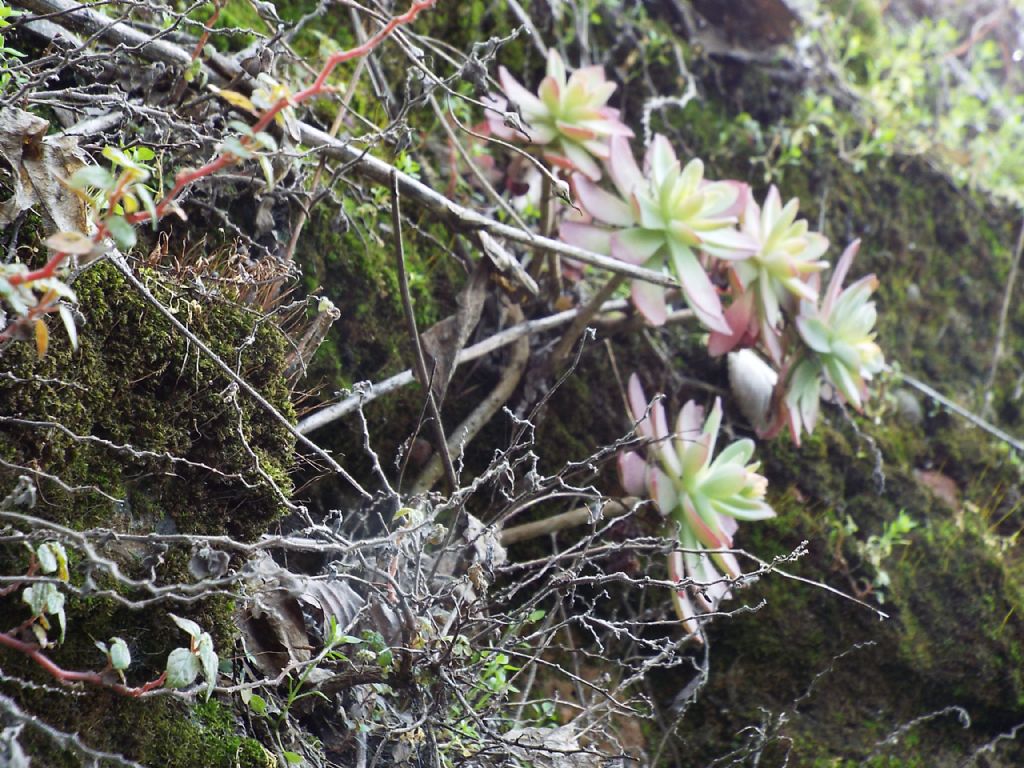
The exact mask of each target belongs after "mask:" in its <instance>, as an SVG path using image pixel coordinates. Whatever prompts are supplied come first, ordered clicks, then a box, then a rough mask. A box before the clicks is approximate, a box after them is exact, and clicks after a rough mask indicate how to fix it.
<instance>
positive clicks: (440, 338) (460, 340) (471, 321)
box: [420, 261, 489, 405]
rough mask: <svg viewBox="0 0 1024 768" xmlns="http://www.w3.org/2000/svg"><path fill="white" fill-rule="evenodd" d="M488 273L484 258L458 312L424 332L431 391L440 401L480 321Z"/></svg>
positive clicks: (461, 296)
mask: <svg viewBox="0 0 1024 768" xmlns="http://www.w3.org/2000/svg"><path fill="white" fill-rule="evenodd" d="M488 274H489V270H488V268H487V265H486V264H485V263H484V262H483V261H481V262H479V263H478V264H477V267H476V269H475V270H474V271H473V274H472V275H471V276H470V278H469V282H468V283H466V287H465V288H463V289H462V291H461V292H460V293H459V295H458V296H457V297H456V299H455V301H456V303H457V304H458V309H457V310H456V312H455V314H454V315H451V316H450V317H446V318H445V319H444V320H442V321H441V322H439V323H436V324H435V325H433V326H431V327H430V328H429V329H427V330H426V331H424V332H423V333H421V334H420V343H422V344H423V354H424V357H426V359H427V375H428V376H431V380H430V391H431V392H432V393H433V394H434V400H435V401H436V402H437V404H438V405H440V404H441V401H442V400H443V399H444V394H445V392H446V391H447V390H448V384H449V382H450V381H451V380H452V376H453V375H454V374H455V366H456V361H457V360H458V357H459V353H460V352H461V351H462V349H463V347H465V346H466V341H467V340H468V339H469V334H471V333H472V332H473V329H474V328H476V324H477V323H478V322H479V321H480V313H481V312H482V311H483V308H484V300H485V299H486V298H487V279H488Z"/></svg>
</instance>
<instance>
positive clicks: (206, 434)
mask: <svg viewBox="0 0 1024 768" xmlns="http://www.w3.org/2000/svg"><path fill="white" fill-rule="evenodd" d="M143 277H144V279H145V280H146V282H147V284H148V285H149V287H150V290H152V291H153V292H154V294H155V295H157V297H158V298H159V299H160V300H161V301H162V302H163V303H164V304H165V305H166V306H169V307H170V308H171V309H172V310H173V311H174V312H175V313H176V315H177V317H179V318H180V319H181V320H182V321H183V322H184V323H185V324H186V325H188V326H189V328H190V329H191V330H192V331H193V332H194V333H195V334H196V335H197V336H199V337H200V338H202V339H203V340H204V341H205V342H206V343H207V344H209V345H210V346H211V347H212V349H213V350H214V351H215V352H216V354H218V355H219V356H220V357H221V358H222V359H224V360H226V361H228V363H229V364H232V365H233V366H237V370H238V371H239V373H240V374H241V375H242V377H244V378H245V380H246V381H248V382H249V383H251V384H252V385H253V386H254V387H255V388H256V389H257V390H259V391H260V392H261V393H262V394H263V396H264V397H266V398H267V400H269V401H270V402H271V403H273V404H274V406H275V407H276V408H277V409H278V410H279V411H280V412H281V413H282V414H284V415H285V417H286V418H289V419H292V418H294V415H293V412H292V408H291V404H290V396H291V393H290V389H289V387H288V385H287V382H286V381H285V379H284V376H283V371H284V369H285V367H286V357H287V353H288V347H287V346H286V344H285V339H284V337H283V335H282V334H281V332H280V331H279V330H277V329H276V328H275V327H274V326H273V325H272V324H270V323H259V324H257V323H256V319H257V317H258V315H257V314H256V313H253V312H251V311H250V310H249V309H247V308H246V307H244V306H242V305H238V304H235V303H233V302H231V301H228V300H226V299H225V298H223V297H221V298H213V297H211V296H209V295H208V294H204V293H201V292H199V291H196V290H192V289H189V288H187V287H185V286H182V285H179V284H175V283H173V282H171V281H169V280H166V279H164V278H162V277H161V276H160V275H159V274H157V273H155V272H145V273H143ZM74 287H75V290H76V292H77V294H78V297H79V300H80V308H81V312H82V315H83V322H82V323H81V326H80V328H79V339H80V348H79V349H78V350H77V351H72V350H71V349H70V346H69V344H68V342H67V340H66V339H65V338H63V336H62V335H58V334H57V333H56V332H54V333H53V338H52V343H51V348H50V351H49V353H48V354H47V356H46V357H45V358H43V359H42V360H38V359H36V357H35V353H34V349H31V348H30V346H29V345H27V344H20V345H15V346H13V347H11V348H10V349H9V350H7V352H6V355H5V358H4V360H5V363H6V365H7V368H6V370H7V371H8V372H9V373H10V374H12V376H13V379H12V378H7V379H3V380H0V399H2V400H3V402H4V404H5V413H6V414H8V415H16V416H17V418H19V419H24V420H29V421H33V422H38V423H39V424H37V425H36V426H30V425H26V424H24V423H14V422H5V423H0V435H2V439H0V457H2V458H3V459H4V461H6V462H9V463H10V464H11V465H12V467H13V468H6V467H5V468H2V469H0V481H2V483H3V485H4V487H6V488H10V487H11V486H13V484H14V482H15V480H16V477H17V475H18V474H21V473H23V472H24V471H25V470H24V469H18V468H17V467H19V466H20V467H27V468H29V469H30V470H31V469H36V470H38V471H39V472H41V473H46V474H47V475H51V476H53V477H55V478H59V482H58V481H57V480H53V479H47V478H46V477H45V476H44V475H40V476H39V477H38V478H37V479H38V481H39V488H40V493H39V503H38V504H37V506H36V507H35V509H34V510H33V513H34V514H36V515H38V516H41V517H43V518H45V519H48V520H52V521H54V522H57V523H60V524H62V525H67V526H70V527H72V528H77V529H82V528H87V527H105V528H111V529H113V530H119V531H126V530H130V531H132V532H136V531H142V532H146V531H153V530H155V529H163V530H178V531H181V532H183V533H200V534H228V535H232V536H235V537H238V538H242V539H252V538H254V537H255V536H257V535H259V534H260V533H262V532H263V531H264V530H266V528H267V526H268V525H270V524H271V523H272V522H273V521H274V520H276V519H277V518H279V517H280V516H281V515H282V514H283V513H284V512H285V508H284V505H283V504H282V502H281V499H280V497H279V495H278V493H277V492H276V491H275V490H273V489H272V488H270V487H269V486H268V485H267V483H266V482H265V481H264V480H263V479H262V477H261V475H260V474H259V473H258V472H257V471H256V468H255V465H254V461H253V458H252V454H250V451H252V453H254V454H255V455H256V456H258V458H259V462H260V466H261V467H262V469H263V470H264V471H265V472H266V473H267V474H269V475H270V476H271V477H272V478H274V480H275V481H276V482H277V484H278V485H279V486H280V488H281V489H282V491H283V492H284V493H285V494H288V493H290V488H291V481H290V479H289V476H288V471H289V468H290V466H291V462H292V451H293V446H294V441H293V438H292V436H291V434H290V433H289V432H288V431H287V430H285V429H284V428H283V427H281V426H280V425H278V424H277V422H276V421H274V420H273V419H272V418H270V417H268V415H267V414H266V413H265V412H264V411H263V410H262V409H261V408H260V407H259V406H258V405H257V404H255V403H254V402H252V401H251V400H250V399H249V398H247V396H246V395H245V394H244V393H241V394H239V395H238V396H237V398H234V397H232V396H231V392H232V390H231V389H230V388H229V385H230V384H231V381H230V380H229V379H228V378H227V377H226V376H224V375H223V374H222V373H221V372H220V370H219V369H218V368H217V367H216V366H215V365H214V364H213V363H212V362H211V361H210V360H208V359H206V358H205V357H204V356H203V355H202V354H199V353H198V352H197V350H196V349H195V347H194V346H193V345H191V344H190V343H188V342H187V341H186V340H185V339H183V338H181V337H180V335H179V334H178V333H177V332H176V331H175V330H174V329H173V328H172V327H171V326H170V324H169V323H168V322H167V321H166V320H165V319H164V318H163V317H162V316H161V315H159V314H157V313H156V312H155V311H154V310H153V309H152V308H151V307H149V306H148V305H147V304H146V303H145V301H144V300H143V299H142V297H140V296H139V295H138V294H137V293H136V292H135V291H134V290H133V289H132V287H131V286H130V285H128V284H127V283H126V282H125V280H124V279H123V277H122V276H121V275H120V274H119V273H118V272H117V271H116V270H115V269H114V268H113V267H112V266H110V265H108V264H99V265H97V266H95V267H93V268H91V269H89V270H87V271H86V272H85V273H84V274H83V275H82V277H81V278H80V279H79V280H78V281H77V282H76V284H75V286H74ZM44 423H45V424H44ZM46 424H58V425H62V426H63V427H64V428H66V429H67V430H69V431H70V432H71V433H73V434H74V435H77V436H93V437H95V438H99V440H100V441H96V440H93V441H87V440H83V439H80V438H77V437H73V436H70V435H68V434H67V433H65V432H64V431H62V430H61V429H58V428H57V427H54V426H46ZM243 436H244V441H243ZM101 441H106V443H110V444H113V445H114V447H111V445H108V444H105V442H101ZM116 446H131V448H130V449H129V448H118V447H116ZM167 456H173V457H176V458H177V459H178V460H177V461H172V460H171V459H169V458H167ZM205 467H210V468H211V469H206V468H205ZM214 467H215V468H216V469H212V468H214ZM65 486H67V487H70V488H71V490H67V488H65ZM115 499H119V500H120V501H115ZM107 554H108V555H109V556H112V557H114V558H115V559H116V560H117V562H118V563H119V565H120V567H121V568H122V569H123V570H124V571H125V572H126V573H128V574H129V575H131V576H136V577H141V576H144V575H148V574H149V572H150V568H151V567H155V573H156V578H157V579H158V581H159V582H162V583H165V584H166V583H176V582H190V581H191V580H192V578H191V576H190V575H189V571H188V561H189V558H190V556H191V553H190V552H189V551H188V550H187V549H179V548H174V547H172V548H170V549H168V550H167V551H166V552H164V553H163V556H162V558H161V559H160V561H159V562H157V563H156V564H155V566H154V565H153V564H147V563H146V562H145V561H144V558H145V557H146V556H147V555H150V554H152V552H151V551H150V550H149V549H147V548H142V547H134V546H130V545H124V546H114V547H112V548H110V549H109V551H107ZM70 556H71V575H72V580H73V582H74V583H75V584H77V585H79V586H81V585H82V584H83V583H84V579H85V571H84V570H83V563H82V561H81V559H80V558H81V553H79V552H76V551H74V550H73V549H72V551H71V552H70ZM0 559H3V560H4V561H5V562H8V563H9V564H10V566H9V570H8V571H7V573H9V574H14V573H17V572H18V571H19V570H23V569H24V568H25V567H27V561H25V556H24V553H23V552H21V551H20V550H13V549H11V548H7V549H5V550H4V551H3V553H2V555H0ZM92 578H93V580H94V587H95V588H96V589H100V590H103V589H114V590H117V591H119V592H122V593H124V587H123V586H121V585H118V584H116V583H114V582H113V581H112V580H109V579H108V578H106V577H104V576H103V575H102V574H100V573H93V574H92ZM125 594H126V596H128V597H131V598H138V597H139V595H137V594H127V593H125ZM167 609H168V608H167V606H161V607H160V608H159V609H156V610H145V611H136V610H130V609H129V608H127V607H125V606H123V605H121V604H120V603H118V602H117V601H116V600H114V599H112V598H109V597H101V596H97V595H92V596H89V597H78V596H75V595H69V597H68V600H67V605H66V611H67V620H68V634H67V640H66V642H65V643H64V644H63V645H62V646H60V647H58V648H55V649H53V650H52V651H50V652H49V653H50V655H51V657H52V659H53V660H54V661H55V662H56V663H57V664H59V665H61V666H62V667H64V668H65V669H73V670H90V669H98V668H100V667H101V666H102V661H103V659H102V656H101V655H100V653H99V651H98V650H97V649H96V648H95V646H94V641H95V640H104V641H107V640H109V638H110V637H112V636H120V637H123V638H124V639H125V640H126V641H127V642H128V643H129V645H130V647H131V649H132V656H133V659H134V662H133V664H132V667H131V668H130V669H129V682H130V683H131V684H133V685H140V684H142V683H144V682H145V681H147V680H151V679H153V678H155V677H157V676H158V675H159V674H160V673H161V672H162V671H163V667H164V664H165V660H166V657H167V654H168V652H169V651H170V650H171V649H172V648H174V647H176V646H178V645H184V644H187V638H186V637H185V636H184V634H183V633H182V632H181V631H180V630H178V629H177V628H176V627H174V625H173V624H172V623H171V622H170V620H169V619H168V618H167V616H166V612H167ZM173 610H175V612H177V613H180V614H182V615H187V616H189V617H190V618H192V619H193V620H195V621H196V622H198V623H199V624H200V625H201V626H202V627H203V628H204V630H206V631H209V632H210V633H211V634H212V636H213V637H214V644H215V648H216V650H217V651H218V652H219V653H220V654H221V655H226V653H227V652H228V649H230V648H231V646H232V643H233V642H234V638H235V636H236V633H237V625H236V622H235V620H234V615H233V610H234V608H233V603H232V601H230V600H226V599H224V598H223V597H218V598H210V599H207V600H204V601H201V602H199V603H196V604H192V605H188V606H185V605H179V606H176V607H174V608H173ZM24 619H25V611H24V608H23V606H22V605H21V603H20V602H19V601H18V594H17V593H16V594H13V595H10V596H8V597H6V598H4V599H3V601H2V602H0V626H3V627H13V626H17V625H19V624H20V623H21V622H22V621H23V620H24ZM3 656H4V658H3V667H4V670H5V672H6V673H7V674H10V675H17V676H20V677H22V678H23V679H35V680H37V681H38V682H50V683H52V680H49V679H48V678H47V677H46V676H44V675H42V674H41V673H40V671H39V670H38V668H36V667H35V666H34V665H33V664H32V663H31V662H29V661H28V660H27V659H24V658H21V657H18V656H16V655H12V654H11V653H9V652H7V653H4V654H3ZM9 693H11V694H13V695H15V696H16V697H17V699H18V701H19V703H20V704H21V705H23V706H25V707H26V708H28V709H29V710H30V711H33V712H35V713H37V714H39V715H40V716H45V718H46V720H47V722H49V723H51V724H53V725H54V726H55V727H58V728H61V729H63V730H69V731H76V732H79V733H82V734H84V735H85V738H86V741H87V743H89V744H90V745H92V746H94V747H97V748H100V749H110V750H113V751H118V752H123V753H125V754H128V755H129V756H130V757H132V758H133V759H137V760H139V761H141V762H143V763H144V764H147V765H154V766H156V765H160V766H165V765H166V766H183V767H184V766H191V765H195V764H196V762H197V761H200V762H202V764H204V765H216V766H224V768H229V766H237V765H248V766H253V768H256V766H264V765H267V764H268V763H267V760H266V759H265V755H264V753H263V752H262V750H261V748H260V747H259V746H258V745H255V743H254V742H250V741H248V740H245V739H243V737H242V736H240V735H238V734H237V733H236V732H237V731H238V729H237V728H236V726H235V724H234V722H233V720H232V718H231V717H230V715H229V714H227V715H225V714H223V713H221V714H219V715H217V718H214V717H213V716H214V715H215V714H217V713H218V710H217V708H216V705H213V704H211V705H205V706H204V707H200V708H197V709H196V710H195V711H190V710H189V709H188V708H187V707H185V706H183V705H181V704H180V703H178V702H176V701H172V700H170V699H166V698H160V699H156V700H146V701H144V702H138V701H133V700H126V699H123V698H120V697H117V696H114V695H111V694H107V693H104V692H102V691H95V690H90V691H87V692H85V693H83V694H80V695H78V696H74V697H72V696H62V695H54V694H50V693H39V692H33V691H31V690H29V691H24V690H20V689H13V690H11V691H9ZM40 743H41V742H40ZM40 748H42V747H40ZM39 754H44V753H39ZM45 754H48V753H45ZM62 759H63V758H62ZM41 764H47V765H50V764H53V765H60V764H61V763H60V762H59V761H58V760H57V758H56V757H54V759H53V761H52V762H46V761H45V760H44V762H43V763H41ZM72 764H76V763H72Z"/></svg>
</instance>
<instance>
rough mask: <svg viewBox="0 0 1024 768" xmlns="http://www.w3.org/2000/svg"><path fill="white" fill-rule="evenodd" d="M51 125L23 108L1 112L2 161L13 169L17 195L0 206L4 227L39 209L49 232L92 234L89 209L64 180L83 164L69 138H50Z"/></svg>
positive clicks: (12, 178)
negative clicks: (24, 214)
mask: <svg viewBox="0 0 1024 768" xmlns="http://www.w3.org/2000/svg"><path fill="white" fill-rule="evenodd" d="M49 126H50V124H49V123H48V122H47V121H46V120H43V119H42V118H41V117H37V116H35V115H33V114H31V113H29V112H25V111H23V110H20V109H13V108H8V109H0V158H2V159H3V160H4V161H5V162H6V163H7V164H8V165H9V166H10V167H11V169H12V171H13V173H11V181H12V183H13V185H14V193H13V194H12V195H11V196H10V198H8V199H7V200H4V201H3V202H0V227H6V226H7V225H9V224H10V223H11V222H13V221H14V220H15V218H17V216H18V214H20V213H21V212H22V211H26V210H28V209H29V208H33V207H35V208H36V210H37V211H38V212H39V213H40V214H41V215H42V216H43V220H44V222H45V229H46V230H47V231H50V232H89V231H90V229H91V227H90V224H89V216H88V208H87V207H86V205H85V203H84V202H83V201H82V200H81V199H80V198H79V197H78V196H77V195H75V194H74V193H73V192H71V191H70V190H68V189H66V188H65V187H64V184H63V183H62V181H63V180H64V179H67V178H70V177H71V176H73V175H74V174H75V172H77V171H78V170H79V169H80V168H81V167H82V166H83V165H84V163H83V162H82V159H81V152H80V150H79V149H78V142H77V140H76V139H74V138H73V137H70V136H47V135H46V132H47V130H48V128H49Z"/></svg>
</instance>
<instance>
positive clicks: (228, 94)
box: [210, 85, 259, 115]
mask: <svg viewBox="0 0 1024 768" xmlns="http://www.w3.org/2000/svg"><path fill="white" fill-rule="evenodd" d="M210 88H211V90H213V91H214V92H215V93H216V94H217V95H218V96H220V97H221V98H222V99H224V101H226V102H227V103H228V104H230V105H231V106H233V107H238V108H239V109H244V110H245V111H246V112H249V113H250V114H253V115H258V114H259V110H258V109H256V105H255V104H253V103H252V101H250V100H249V97H248V96H246V95H244V94H241V93H239V92H238V91H229V90H227V89H223V90H221V89H219V88H217V87H216V86H213V85H211V86H210Z"/></svg>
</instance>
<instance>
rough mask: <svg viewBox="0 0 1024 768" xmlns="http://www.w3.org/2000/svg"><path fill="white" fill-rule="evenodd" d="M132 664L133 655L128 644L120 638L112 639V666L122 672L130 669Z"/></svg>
mask: <svg viewBox="0 0 1024 768" xmlns="http://www.w3.org/2000/svg"><path fill="white" fill-rule="evenodd" d="M131 663H132V654H131V652H130V651H129V650H128V644H127V643H126V642H125V641H124V640H122V639H121V638H120V637H112V638H110V666H112V667H113V668H114V669H116V670H118V671H121V670H124V669H128V667H129V666H130V665H131Z"/></svg>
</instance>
